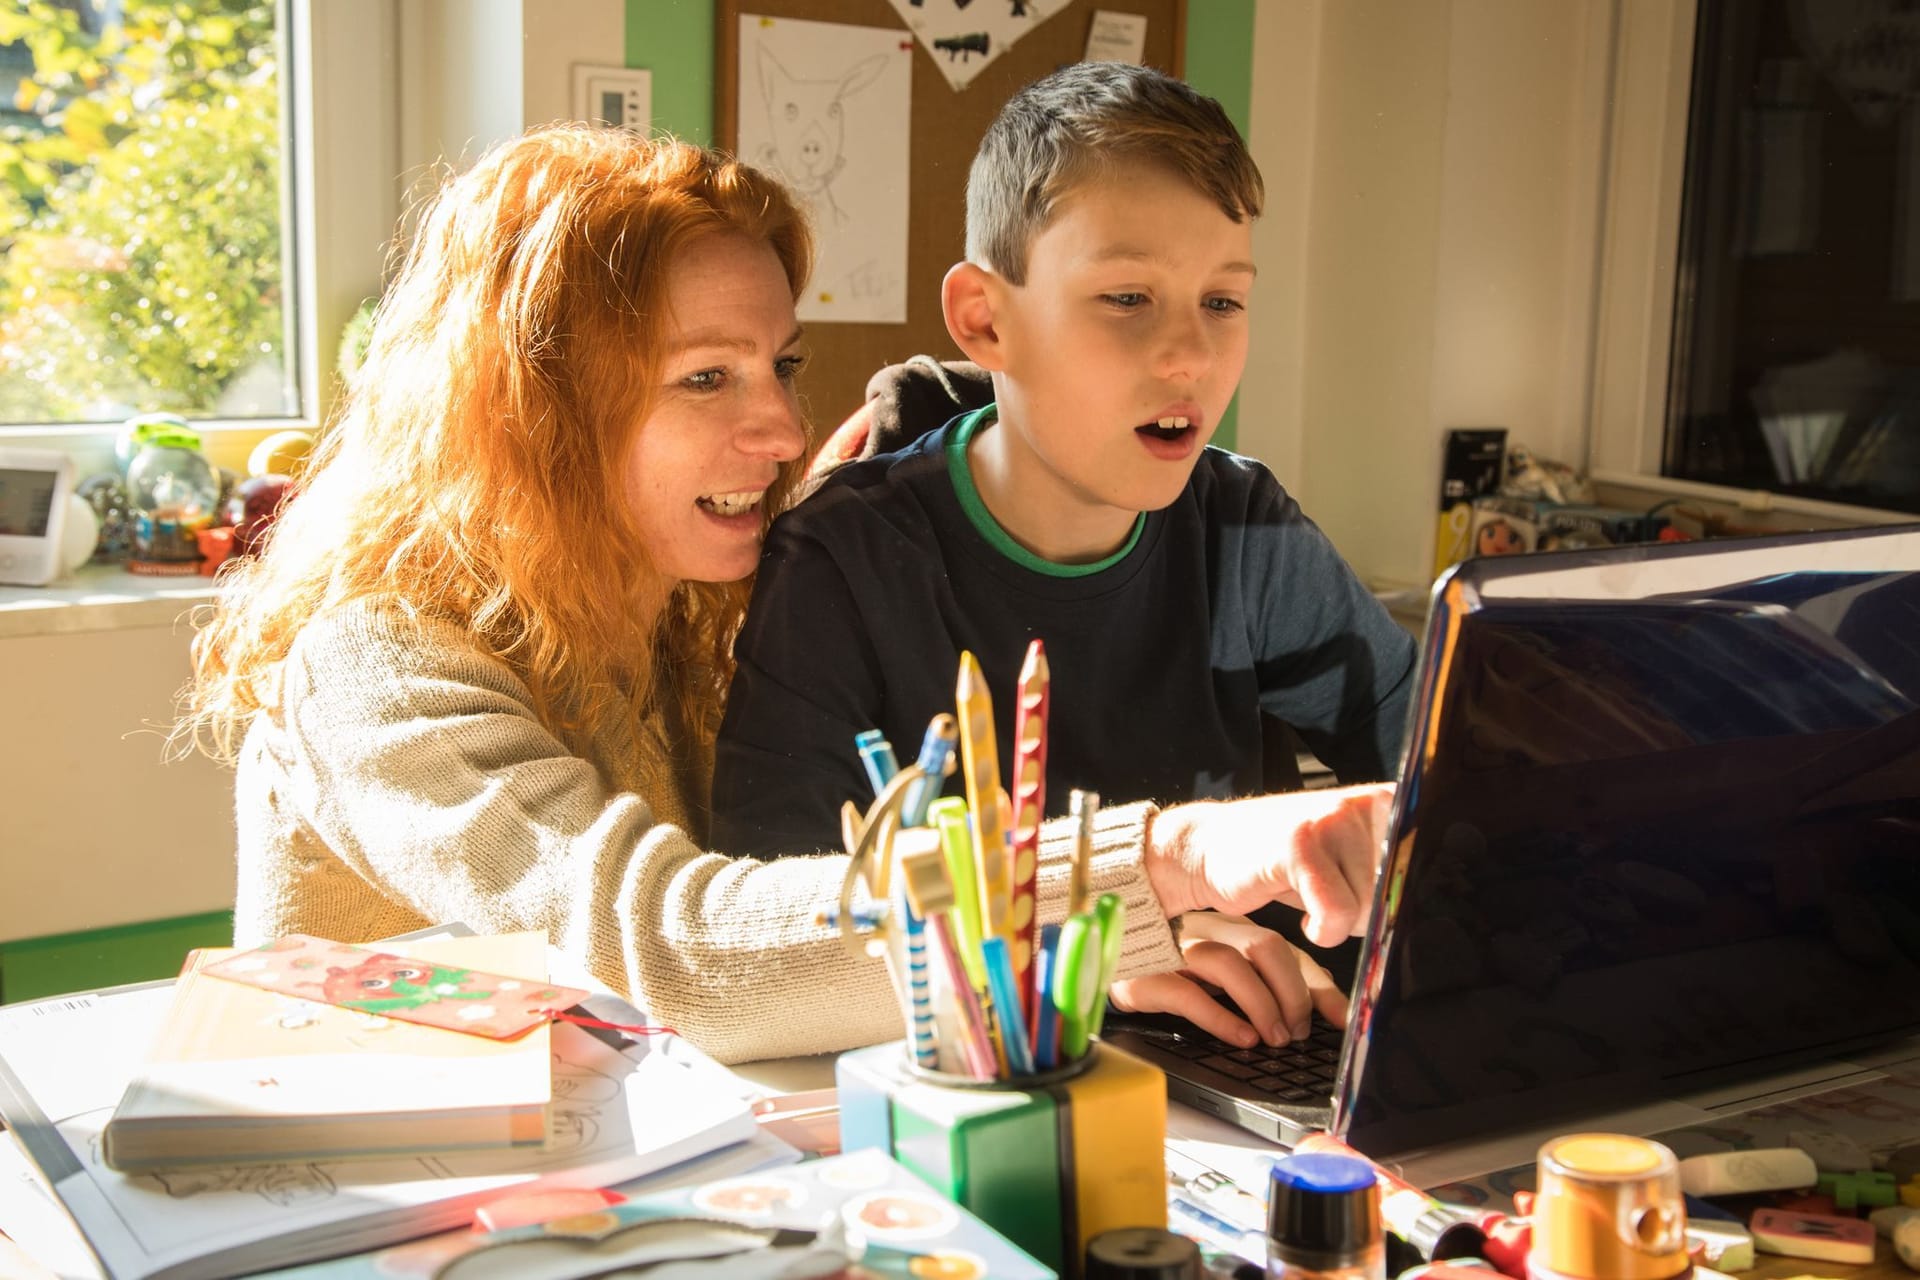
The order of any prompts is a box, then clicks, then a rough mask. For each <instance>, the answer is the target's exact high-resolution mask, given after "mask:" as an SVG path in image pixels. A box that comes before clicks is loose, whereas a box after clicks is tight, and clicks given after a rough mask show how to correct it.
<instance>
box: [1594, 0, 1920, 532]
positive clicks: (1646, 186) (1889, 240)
mask: <svg viewBox="0 0 1920 1280" xmlns="http://www.w3.org/2000/svg"><path fill="white" fill-rule="evenodd" d="M1611 11H1612V13H1613V15H1614V21H1615V24H1616V25H1615V32H1614V37H1615V38H1614V75H1613V85H1612V95H1611V101H1612V106H1611V122H1610V126H1609V127H1610V142H1609V148H1608V163H1607V170H1606V173H1607V179H1606V181H1607V187H1606V198H1605V203H1604V207H1603V216H1602V222H1603V230H1602V244H1601V252H1600V273H1599V297H1598V305H1597V310H1596V337H1597V340H1596V346H1595V361H1594V368H1593V391H1592V410H1593V412H1592V419H1591V421H1592V430H1593V436H1592V450H1591V461H1592V466H1593V471H1594V475H1595V477H1596V478H1597V479H1599V480H1602V481H1604V482H1607V483H1609V484H1610V485H1615V486H1621V487H1623V488H1625V489H1627V490H1629V491H1637V492H1638V493H1640V494H1644V495H1647V496H1648V497H1649V499H1650V500H1651V499H1652V498H1654V497H1656V496H1659V495H1668V496H1671V495H1688V496H1699V497H1703V498H1707V499H1710V500H1711V499H1721V500H1728V501H1731V500H1733V499H1736V498H1739V499H1741V500H1742V505H1743V506H1746V507H1748V508H1749V509H1763V508H1766V507H1772V508H1775V509H1777V510H1779V511H1782V512H1786V513H1788V514H1789V515H1791V516H1794V517H1811V518H1812V522H1813V523H1839V524H1858V523H1864V522H1874V521H1886V520H1901V519H1911V518H1912V517H1913V514H1914V513H1920V16H1916V14H1915V12H1914V11H1913V6H1912V5H1911V4H1908V3H1906V2H1905V0H1852V2H1850V3H1848V4H1832V3H1824V2H1823V0H1686V2H1669V0H1618V3H1617V4H1615V5H1613V6H1612V10H1611ZM1795 522H1796V523H1798V522H1802V521H1800V520H1798V519H1796V520H1795Z"/></svg>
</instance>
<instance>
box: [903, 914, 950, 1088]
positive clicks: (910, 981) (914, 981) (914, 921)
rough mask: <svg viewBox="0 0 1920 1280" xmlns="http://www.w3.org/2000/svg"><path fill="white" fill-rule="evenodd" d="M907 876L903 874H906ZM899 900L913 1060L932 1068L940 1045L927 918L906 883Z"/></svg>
mask: <svg viewBox="0 0 1920 1280" xmlns="http://www.w3.org/2000/svg"><path fill="white" fill-rule="evenodd" d="M903 879H904V877H903ZM900 904H901V905H902V906H903V907H905V908H906V910H905V912H904V914H905V916H906V918H907V993H908V997H907V998H908V1003H909V1008H908V1016H909V1019H910V1021H911V1023H912V1025H911V1027H910V1028H909V1032H910V1035H911V1038H912V1042H913V1060H914V1061H915V1062H917V1063H919V1064H920V1065H921V1066H923V1067H925V1068H926V1069H927V1070H929V1071H934V1070H938V1069H939V1066H940V1046H939V1043H938V1042H937V1041H936V1040H935V1039H934V1035H933V986H932V982H931V979H930V977H929V975H928V973H927V922H926V918H925V917H924V916H922V915H921V914H920V913H919V912H918V911H915V910H914V909H913V899H912V897H911V895H909V894H908V893H907V892H906V890H905V886H904V885H903V886H902V889H901V893H900Z"/></svg>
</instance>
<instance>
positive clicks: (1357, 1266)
mask: <svg viewBox="0 0 1920 1280" xmlns="http://www.w3.org/2000/svg"><path fill="white" fill-rule="evenodd" d="M1386 1274H1387V1244H1386V1231H1385V1228H1384V1227H1383V1226H1382V1225H1381V1221H1380V1182H1379V1179H1378V1178H1377V1177H1376V1176H1375V1173H1374V1168H1373V1165H1371V1164H1370V1163H1368V1162H1367V1161H1365V1160H1356V1159H1354V1158H1353V1157H1351V1156H1340V1155H1323V1154H1309V1155H1292V1156H1288V1157H1287V1158H1286V1159H1284V1160H1280V1161H1278V1162H1276V1163H1275V1164H1274V1166H1273V1173H1272V1175H1271V1189H1270V1191H1269V1193H1268V1197H1267V1276H1268V1280H1281V1278H1282V1277H1285V1280H1385V1277H1386Z"/></svg>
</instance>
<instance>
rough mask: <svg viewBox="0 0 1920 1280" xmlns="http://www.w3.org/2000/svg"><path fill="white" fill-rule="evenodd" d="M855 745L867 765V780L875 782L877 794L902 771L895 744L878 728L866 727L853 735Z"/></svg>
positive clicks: (863, 762) (862, 762)
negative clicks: (896, 755) (895, 751)
mask: <svg viewBox="0 0 1920 1280" xmlns="http://www.w3.org/2000/svg"><path fill="white" fill-rule="evenodd" d="M853 745H854V746H855V747H856V748H858V749H859V752H860V763H861V764H863V765H865V766H866V769H867V781H868V782H871V783H872V784H873V794H875V795H876V796H877V795H879V794H880V793H881V792H882V791H885V790H886V789H887V784H888V783H889V782H892V781H893V775H894V774H896V773H898V772H900V762H899V761H898V760H897V759H895V758H894V754H893V744H892V743H891V742H888V741H887V735H885V734H884V733H881V732H880V731H879V730H878V729H866V730H863V731H862V732H860V733H857V734H855V735H854V736H853Z"/></svg>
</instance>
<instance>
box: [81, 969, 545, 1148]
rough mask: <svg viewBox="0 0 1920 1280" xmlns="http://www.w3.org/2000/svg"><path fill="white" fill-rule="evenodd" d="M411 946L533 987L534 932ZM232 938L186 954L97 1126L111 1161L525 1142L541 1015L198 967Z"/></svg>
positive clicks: (540, 1108) (532, 1115) (534, 1115)
mask: <svg viewBox="0 0 1920 1280" xmlns="http://www.w3.org/2000/svg"><path fill="white" fill-rule="evenodd" d="M402 945H403V946H404V948H405V950H406V952H407V954H408V956H409V957H410V958H418V959H420V960H422V961H427V962H430V963H433V964H436V965H448V966H457V967H460V968H465V969H470V970H479V971H482V972H487V973H500V974H511V975H516V976H519V977H522V978H527V979H531V980H533V982H534V983H536V984H544V983H545V982H546V975H547V940H546V937H545V936H544V935H543V934H539V933H531V932H529V933H510V934H500V935H494V936H484V937H482V936H474V937H460V938H434V939H421V940H419V941H416V942H410V943H405V944H402ZM234 954H235V951H234V949H233V948H231V947H208V948H204V949H202V950H200V951H196V952H195V953H194V954H193V955H192V956H191V957H190V958H189V961H188V965H187V968H186V970H185V972H183V973H182V974H181V975H180V978H179V980H178V981H177V982H176V983H175V984H174V993H173V1004H172V1007H171V1008H169V1009H168V1010H167V1013H166V1016H165V1017H164V1018H163V1020H162V1022H161V1027H160V1033H159V1035H158V1036H157V1037H156V1038H155V1040H154V1043H153V1046H152V1048H151V1049H150V1050H149V1052H148V1057H147V1061H146V1063H145V1064H144V1065H143V1066H142V1067H141V1069H140V1070H139V1072H138V1073H137V1074H136V1075H135V1076H134V1078H133V1081H132V1083H131V1084H129V1085H128V1086H127V1091H126V1093H125V1094H124V1095H122V1097H121V1099H120V1105H119V1106H118V1107H116V1108H115V1109H114V1113H113V1117H112V1119H110V1120H108V1121H107V1127H106V1129H105V1131H104V1132H103V1133H102V1134H101V1153H102V1158H103V1159H104V1160H105V1161H106V1163H107V1164H108V1165H109V1166H111V1167H112V1168H114V1169H117V1170H119V1171H120V1172H122V1173H151V1172H155V1171H157V1170H163V1169H179V1168H184V1167H189V1166H193V1165H204V1164H235V1163H253V1162H259V1161H267V1162H270V1163H284V1162H286V1161H289V1160H314V1159H327V1158H330V1157H331V1158H343V1157H367V1156H376V1155H383V1156H415V1155H435V1154H444V1153H447V1152H452V1151H458V1150H462V1149H466V1150H498V1149H502V1148H510V1147H529V1146H530V1147H536V1148H537V1147H539V1146H540V1145H541V1143H542V1142H543V1141H544V1140H545V1139H546V1135H547V1128H546V1116H547V1103H548V1101H549V1098H550V1096H551V1092H552V1085H553V1074H554V1073H553V1057H552V1052H553V1051H552V1027H551V1025H549V1024H542V1025H540V1026H538V1027H535V1028H534V1029H532V1030H531V1031H529V1032H527V1033H526V1034H525V1035H522V1036H519V1037H517V1038H515V1039H512V1040H496V1039H489V1038H487V1037H486V1036H479V1035H466V1034H463V1033H461V1032H458V1031H448V1030H445V1029H443V1028H440V1027H428V1026H421V1025H419V1024H417V1023H412V1022H400V1021H395V1020H393V1019H389V1018H384V1017H380V1016H378V1015H374V1014H366V1013H360V1012H357V1011H355V1010H353V1009H343V1008H340V1007H338V1006H335V1005H330V1004H321V1003H316V1002H313V1001H308V1000H302V999H297V998H294V997H291V996H286V995H282V994H280V993H278V992H274V991H268V990H264V989H263V988H260V987H252V986H246V985H244V984H242V983H238V982H232V981H229V980H227V979H225V978H220V977H216V976H211V975H209V974H207V973H206V972H205V969H206V966H207V965H209V964H213V963H216V962H218V961H220V960H222V959H225V958H226V957H228V956H231V955H234Z"/></svg>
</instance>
